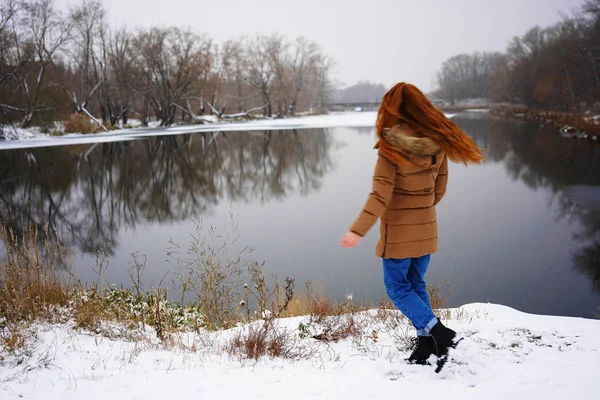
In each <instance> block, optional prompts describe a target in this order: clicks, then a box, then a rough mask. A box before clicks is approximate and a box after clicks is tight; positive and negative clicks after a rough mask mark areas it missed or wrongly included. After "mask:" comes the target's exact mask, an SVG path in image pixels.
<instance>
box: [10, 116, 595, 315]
mask: <svg viewBox="0 0 600 400" xmlns="http://www.w3.org/2000/svg"><path fill="white" fill-rule="evenodd" d="M373 118H374V114H373ZM454 119H455V121H456V122H457V123H458V124H459V125H460V126H461V127H463V129H464V130H465V131H466V132H468V133H469V134H470V135H472V136H473V137H474V138H475V140H476V141H477V143H478V144H479V145H480V146H482V147H484V148H485V149H486V151H487V153H486V155H487V158H486V160H485V162H484V163H483V164H481V165H477V166H469V167H465V166H463V165H459V164H451V165H450V171H449V174H450V175H449V183H448V191H447V194H446V197H445V198H444V199H443V201H442V202H441V203H440V205H439V206H438V222H439V229H440V232H439V235H440V245H439V252H438V253H437V254H435V255H434V256H433V258H432V262H431V265H430V268H429V271H428V273H427V281H428V283H429V284H434V285H441V286H442V287H443V288H447V291H448V296H449V297H448V303H449V304H450V305H452V306H460V305H462V304H466V303H472V302H492V303H499V304H504V305H508V306H510V307H514V308H517V309H519V310H521V311H525V312H530V313H539V314H552V315H565V316H580V317H593V316H594V312H598V311H599V306H600V145H597V144H594V143H591V142H587V141H580V140H576V139H565V138H562V137H560V135H559V134H558V133H557V132H555V131H553V130H550V129H548V128H543V127H539V126H537V125H535V124H531V123H527V122H524V121H512V120H506V119H500V118H496V117H493V116H490V115H489V114H487V113H477V112H468V113H463V114H459V115H457V116H456V117H455V118H454ZM373 144H374V130H373V129H372V128H364V127H357V128H353V127H348V126H347V127H341V126H340V127H331V128H303V129H287V130H264V131H252V132H223V133H221V134H219V135H217V136H215V135H214V134H212V133H210V132H203V133H190V134H182V135H172V136H156V137H151V138H147V139H143V140H134V141H121V142H115V143H102V144H97V145H92V144H79V145H70V146H55V147H39V148H32V149H18V150H0V202H1V203H0V218H3V219H5V220H6V218H9V217H12V216H15V215H18V214H19V213H20V212H22V210H23V209H25V210H26V211H25V215H24V220H28V219H33V220H41V219H45V220H48V221H50V222H51V223H52V224H53V225H55V226H56V227H57V230H58V232H60V233H59V236H60V235H63V233H62V232H69V234H68V242H69V245H70V249H71V250H72V252H73V254H74V257H73V264H74V269H75V272H76V273H77V275H78V276H79V278H80V279H81V280H82V281H84V282H92V281H95V280H96V279H97V275H98V273H97V269H98V266H97V262H96V260H97V259H98V254H105V255H107V256H110V263H109V266H108V268H107V269H106V271H105V273H104V278H105V279H106V281H107V282H108V283H114V284H118V285H123V286H130V285H131V280H130V277H129V264H130V262H131V254H132V253H134V252H138V253H139V254H140V255H142V254H143V255H145V256H146V257H147V260H148V261H147V266H146V270H145V274H144V279H145V281H146V282H147V284H148V285H151V284H156V283H158V282H160V281H161V280H163V281H167V282H168V281H170V280H172V279H174V278H173V277H174V274H175V272H176V270H177V269H176V267H175V265H174V264H173V262H172V260H171V259H170V258H169V257H168V256H167V249H168V248H169V247H170V244H169V242H170V241H173V242H175V243H178V244H181V245H186V244H187V243H188V242H189V239H190V235H191V234H193V233H194V232H195V226H196V224H195V221H201V222H202V227H203V229H206V228H208V227H209V226H215V227H217V228H218V229H219V232H221V231H222V229H224V228H225V227H227V226H230V221H231V217H230V215H231V214H233V215H234V219H235V220H236V221H237V223H238V228H237V230H236V231H235V235H236V236H237V237H238V240H237V242H236V243H235V244H234V245H233V246H232V250H233V251H237V250H240V249H242V248H243V247H245V246H250V247H252V248H253V249H254V250H253V252H252V253H251V254H250V258H251V259H254V260H259V261H263V260H264V262H265V270H266V271H267V272H269V273H274V274H276V275H277V276H278V277H280V278H283V277H285V276H290V277H292V278H294V279H295V281H296V288H297V289H298V290H302V287H303V286H304V282H308V281H310V282H321V283H322V284H323V285H325V286H326V288H327V293H328V294H329V295H331V296H333V297H336V298H339V299H344V298H345V297H346V296H348V295H351V296H352V297H353V299H354V300H355V301H364V300H367V301H371V302H377V301H379V300H380V299H382V298H385V289H384V287H383V283H382V271H381V268H382V267H381V260H380V259H378V258H377V257H376V256H375V243H376V240H377V235H378V231H379V230H378V228H377V227H375V228H374V229H373V230H372V231H371V232H370V233H369V234H368V235H367V237H366V238H365V239H364V240H363V241H362V242H361V243H360V244H359V246H358V247H357V248H356V249H353V250H344V249H342V248H341V247H340V241H341V238H342V236H343V234H344V233H345V232H346V231H347V229H348V227H349V226H350V224H351V223H352V221H353V220H354V218H356V216H357V215H358V213H359V211H360V210H361V208H362V205H363V203H364V201H365V200H366V197H367V194H368V193H369V191H370V186H371V176H372V172H373V167H374V163H375V159H376V151H375V150H373V148H372V147H373ZM15 228H17V229H18V228H19V227H18V226H17V227H15ZM64 239H65V240H66V236H65V237H64Z"/></svg>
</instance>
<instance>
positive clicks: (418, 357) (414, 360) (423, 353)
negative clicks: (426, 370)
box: [408, 336, 436, 365]
mask: <svg viewBox="0 0 600 400" xmlns="http://www.w3.org/2000/svg"><path fill="white" fill-rule="evenodd" d="M416 342H417V347H416V348H415V349H414V350H413V352H412V354H411V355H410V357H408V362H409V363H411V364H419V365H429V362H428V361H427V360H428V359H429V357H430V356H431V355H432V354H435V350H436V349H435V342H434V340H433V337H431V336H417V339H416Z"/></svg>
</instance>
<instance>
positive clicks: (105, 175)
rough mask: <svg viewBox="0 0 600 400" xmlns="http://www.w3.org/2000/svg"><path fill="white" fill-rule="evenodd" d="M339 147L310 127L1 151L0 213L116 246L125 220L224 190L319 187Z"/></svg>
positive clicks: (170, 216)
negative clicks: (332, 154)
mask: <svg viewBox="0 0 600 400" xmlns="http://www.w3.org/2000/svg"><path fill="white" fill-rule="evenodd" d="M215 137H216V139H215ZM333 145H334V141H333V138H332V135H330V134H328V133H327V132H326V131H325V130H323V129H314V130H303V131H302V132H298V131H285V132H283V131H267V132H252V133H244V132H233V133H231V132H230V133H222V134H220V135H218V136H214V135H213V134H208V133H200V134H195V135H185V136H168V137H158V138H155V139H149V140H144V141H133V142H118V143H109V144H102V145H97V146H95V147H92V146H87V145H86V146H70V147H63V148H60V147H52V148H39V149H31V150H25V151H2V152H0V165H1V166H2V167H1V169H0V199H1V201H2V204H1V205H0V219H1V220H2V221H5V223H7V221H10V222H11V223H12V224H14V225H15V226H13V229H15V230H16V231H21V229H22V227H21V226H18V225H19V224H21V223H22V222H23V221H24V222H25V223H27V222H29V221H32V222H36V223H40V221H42V220H45V221H48V222H49V223H50V225H51V226H53V227H55V228H56V232H67V231H68V232H69V235H71V236H72V238H73V239H74V241H75V243H77V245H78V246H79V249H80V251H81V252H84V253H95V252H98V251H103V252H104V253H108V254H112V253H113V252H114V249H115V248H116V247H117V245H118V243H117V239H116V238H117V236H118V235H117V234H118V232H119V231H120V230H121V229H123V228H133V227H135V226H136V225H138V224H140V223H145V222H160V223H168V222H176V221H183V220H188V219H190V218H198V217H199V216H200V215H202V214H204V213H206V212H208V211H209V210H210V208H211V207H212V206H215V205H216V204H218V203H219V202H220V201H221V200H222V199H223V198H224V197H227V198H228V199H230V200H231V201H236V202H255V201H258V202H260V203H264V202H268V201H271V200H281V199H283V198H285V197H286V196H288V195H289V194H290V193H299V194H300V195H307V194H309V193H311V192H312V191H314V190H318V189H319V188H320V185H321V183H320V182H321V178H322V177H323V176H324V175H325V174H326V173H327V172H328V171H329V170H330V169H331V168H332V161H331V159H330V148H331V147H332V146H333ZM21 214H23V217H24V219H23V220H21V218H15V217H17V216H19V215H21ZM53 230H54V229H53ZM59 239H63V238H59Z"/></svg>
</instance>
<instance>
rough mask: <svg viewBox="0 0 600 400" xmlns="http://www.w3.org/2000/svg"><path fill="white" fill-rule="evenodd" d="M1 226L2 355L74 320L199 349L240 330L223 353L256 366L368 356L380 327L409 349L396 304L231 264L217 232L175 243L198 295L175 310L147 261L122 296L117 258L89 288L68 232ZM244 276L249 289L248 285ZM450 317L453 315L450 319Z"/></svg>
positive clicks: (103, 261)
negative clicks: (348, 351)
mask: <svg viewBox="0 0 600 400" xmlns="http://www.w3.org/2000/svg"><path fill="white" fill-rule="evenodd" d="M1 222H2V229H1V231H0V240H2V242H3V243H4V246H5V253H4V257H3V258H2V260H0V350H1V352H0V354H9V353H16V352H19V351H21V350H23V349H25V348H26V347H27V342H28V340H30V339H31V336H32V333H31V330H30V329H29V327H31V325H32V323H33V322H35V321H40V320H41V321H47V322H50V323H65V322H69V321H71V322H72V323H73V325H74V327H75V328H76V329H81V330H84V331H86V332H90V333H93V334H97V335H102V336H105V337H110V338H120V339H125V340H134V341H140V340H141V341H143V340H146V339H147V336H146V333H145V332H146V328H148V327H149V328H152V329H153V330H154V332H155V334H156V337H157V338H158V339H159V342H160V343H162V344H163V346H166V347H170V346H171V347H176V346H178V347H181V348H184V347H185V348H193V349H195V350H197V346H196V344H194V343H192V344H186V345H184V344H183V342H182V340H180V341H179V342H178V341H177V340H176V336H177V334H180V333H184V332H188V333H190V332H195V333H196V334H204V332H207V330H216V329H223V328H230V327H233V326H237V328H235V332H236V333H235V335H234V337H233V338H232V339H231V340H230V341H228V343H227V344H226V346H225V347H224V350H225V351H226V352H227V353H228V354H230V355H239V356H240V357H242V358H244V359H252V360H257V359H259V358H261V357H282V358H289V359H302V358H308V357H310V356H311V355H312V354H314V352H315V351H316V350H315V343H316V344H319V343H320V344H324V345H325V346H328V344H330V343H334V342H337V341H340V340H344V339H350V340H351V341H352V343H353V344H354V345H355V346H356V348H358V349H367V348H369V346H370V345H371V344H373V343H375V342H377V335H378V333H377V332H378V330H386V331H388V332H389V331H395V332H396V335H397V339H398V341H406V342H408V339H407V338H408V332H409V330H410V331H411V332H412V329H409V327H410V325H409V323H408V322H407V321H406V319H405V318H404V316H403V315H402V314H401V313H400V312H398V311H397V310H396V309H395V307H394V306H393V305H392V304H391V303H390V302H389V300H382V301H381V302H380V304H379V307H376V306H374V305H373V304H366V303H365V304H361V303H356V302H354V301H353V300H352V299H348V300H346V301H337V300H335V299H333V298H331V297H330V296H329V295H328V294H327V290H326V287H325V285H324V284H313V283H311V282H307V283H306V285H305V289H304V291H303V292H302V293H299V294H298V293H295V291H294V280H293V279H291V278H286V279H284V281H283V282H280V281H279V280H278V279H277V277H275V276H273V277H272V280H271V282H268V280H267V278H266V277H265V275H264V271H263V264H259V263H256V262H250V263H243V262H242V258H241V255H238V256H237V257H235V258H234V259H233V260H231V259H229V258H228V257H227V255H228V253H227V246H228V245H229V244H230V243H232V241H234V239H232V238H231V237H230V236H219V235H217V234H216V232H214V230H211V231H210V234H209V238H210V240H206V237H202V236H201V235H200V234H199V232H200V228H199V227H198V232H196V234H194V235H193V236H192V243H191V245H190V246H189V247H188V248H185V247H183V249H185V250H181V249H182V247H179V246H176V245H175V244H173V243H171V253H170V254H171V255H172V257H173V258H174V259H175V260H176V262H177V263H178V265H180V266H183V268H182V272H184V273H182V274H180V275H179V278H180V282H181V286H182V292H183V293H184V294H185V293H188V294H193V295H195V296H194V298H193V299H192V300H191V301H189V302H187V303H184V302H183V297H182V301H181V302H180V303H179V304H173V303H170V302H169V301H168V298H169V296H168V293H167V290H166V289H164V288H161V287H160V284H159V287H158V288H146V287H145V285H144V283H143V272H144V270H145V267H146V258H145V257H140V256H138V255H135V254H134V255H133V259H132V263H131V265H130V277H131V280H132V287H131V288H125V289H114V288H111V287H108V286H106V285H105V284H104V283H103V282H104V280H105V279H104V272H105V271H106V269H107V268H108V266H109V263H108V261H109V259H108V258H106V257H103V256H102V255H99V257H98V260H97V268H96V269H97V273H98V279H97V281H96V282H95V283H92V284H91V286H83V285H82V284H81V283H80V282H78V281H77V280H76V278H75V277H74V276H73V274H72V273H71V268H70V260H71V257H70V255H69V254H68V252H67V251H66V250H64V249H65V248H66V245H65V244H64V243H63V242H61V241H60V240H58V238H59V237H67V238H68V235H67V234H64V235H59V234H58V232H56V231H55V230H53V229H52V228H51V227H49V226H48V225H45V224H42V225H35V224H26V223H25V222H24V221H23V219H22V218H21V219H19V220H13V221H1ZM17 227H22V228H21V229H17ZM211 235H212V236H211ZM201 238H202V239H201ZM216 238H224V242H223V243H216V242H215V239H216ZM67 241H68V239H67ZM242 272H243V274H242ZM244 277H246V278H247V279H248V282H249V283H244V282H243V278H244ZM428 290H429V294H430V297H431V302H432V305H433V307H434V308H435V309H441V308H442V307H443V305H444V304H445V303H446V301H447V297H448V296H447V291H446V293H445V294H443V295H442V291H441V290H440V287H430V288H428ZM240 299H242V300H241V301H240ZM438 313H440V311H438ZM294 316H305V317H306V318H304V319H303V322H302V323H301V324H300V325H299V326H298V328H297V329H293V330H292V331H288V330H282V329H280V328H277V327H276V324H277V321H278V318H283V317H294ZM440 316H443V313H441V315H440ZM445 316H446V318H450V315H449V313H447V314H446V315H445ZM240 324H242V327H241V328H240V327H239V325H240ZM374 326H378V327H379V328H377V329H375V328H373V327H374ZM304 339H312V340H311V341H308V342H306V343H309V344H310V345H306V344H305V342H302V340H304ZM180 342H181V343H180ZM178 343H179V344H178ZM207 345H208V344H207ZM186 346H187V347H186ZM317 347H318V345H317ZM21 352H22V351H21ZM0 361H1V360H0Z"/></svg>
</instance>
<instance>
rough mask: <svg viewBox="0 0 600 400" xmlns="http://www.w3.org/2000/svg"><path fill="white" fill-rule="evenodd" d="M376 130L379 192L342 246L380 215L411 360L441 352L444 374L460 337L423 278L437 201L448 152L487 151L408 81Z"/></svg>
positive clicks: (388, 278) (388, 102)
mask: <svg viewBox="0 0 600 400" xmlns="http://www.w3.org/2000/svg"><path fill="white" fill-rule="evenodd" d="M376 132H377V137H378V139H379V140H378V142H377V144H376V145H375V148H376V149H378V159H377V164H376V165H375V173H374V175H373V190H372V192H371V194H370V195H369V197H368V199H367V201H366V203H365V206H364V208H363V210H362V212H361V213H360V215H359V216H358V218H357V219H356V221H354V223H353V224H352V226H351V228H350V231H349V232H348V233H347V234H346V235H345V236H344V238H343V240H342V247H345V248H352V247H355V246H356V245H357V244H358V242H359V241H360V240H361V238H362V237H364V236H365V235H366V234H367V232H368V231H369V230H370V229H371V228H372V227H373V225H375V223H376V222H377V219H378V218H379V219H381V224H380V235H381V236H380V238H379V241H378V243H377V249H376V253H377V256H379V257H382V259H383V278H384V283H385V287H386V291H387V294H388V296H389V297H390V299H391V301H392V302H393V303H394V305H395V306H396V307H397V308H398V309H399V310H400V311H401V312H402V313H403V314H404V315H405V316H406V317H407V318H408V319H409V320H410V321H411V322H412V324H413V325H414V326H415V328H416V329H417V338H418V340H417V346H416V348H415V350H414V351H413V353H412V354H411V355H410V357H409V358H408V361H409V362H411V363H416V364H428V359H429V357H430V356H431V355H432V354H435V355H436V356H437V357H438V362H437V364H438V367H437V369H436V372H439V371H440V370H441V368H442V366H443V365H444V363H445V362H446V359H447V356H448V349H449V348H451V347H452V348H454V347H455V346H456V344H457V343H458V341H457V340H456V332H454V331H453V330H452V329H449V328H447V327H445V326H444V325H443V324H442V323H441V322H440V321H439V319H438V318H437V317H436V316H435V315H434V314H433V311H432V309H431V304H430V301H429V296H428V294H427V290H426V285H425V281H424V278H423V277H424V275H425V272H426V271H427V266H428V264H429V260H430V257H431V254H433V253H435V252H436V251H437V249H438V229H437V222H436V211H435V207H436V205H437V204H438V203H439V202H440V201H441V200H442V198H443V197H444V194H445V193H446V183H447V182H448V158H449V159H450V160H452V161H455V162H463V163H465V164H467V163H480V162H481V161H482V160H483V154H482V152H481V149H479V147H477V145H476V144H475V142H474V141H473V139H472V138H471V137H469V136H468V135H466V134H465V133H464V132H463V131H462V130H461V129H460V128H459V127H458V126H457V125H456V124H455V123H454V122H453V121H451V120H450V119H448V118H447V117H446V116H445V115H444V114H443V113H442V112H441V111H440V110H438V109H437V108H435V107H434V106H433V104H431V102H430V101H429V100H428V99H427V97H426V96H425V95H424V94H423V93H422V92H421V91H420V90H419V89H417V88H416V87H415V86H413V85H411V84H407V83H404V82H401V83H398V84H397V85H395V86H394V87H392V88H391V89H390V90H389V91H388V92H387V93H386V94H385V95H384V96H383V99H382V103H381V106H380V108H379V112H378V115H377V125H376Z"/></svg>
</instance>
